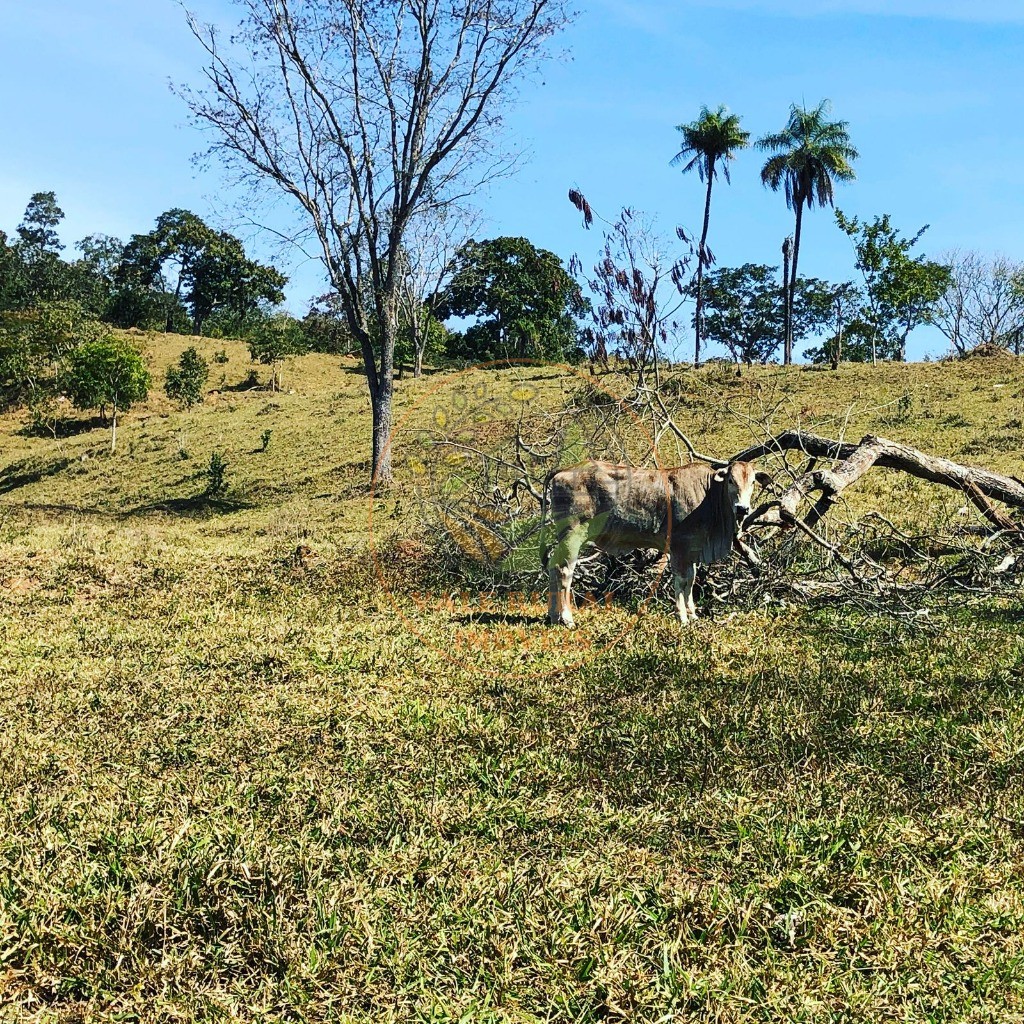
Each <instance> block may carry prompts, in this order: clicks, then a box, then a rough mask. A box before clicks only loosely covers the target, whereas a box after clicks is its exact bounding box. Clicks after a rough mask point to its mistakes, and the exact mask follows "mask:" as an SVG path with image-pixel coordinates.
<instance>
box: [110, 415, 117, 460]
mask: <svg viewBox="0 0 1024 1024" xmlns="http://www.w3.org/2000/svg"><path fill="white" fill-rule="evenodd" d="M111 424H112V426H111V428H110V450H111V451H115V450H116V449H117V406H116V405H115V406H114V414H113V416H112V417H111Z"/></svg>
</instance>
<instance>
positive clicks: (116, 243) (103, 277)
mask: <svg viewBox="0 0 1024 1024" xmlns="http://www.w3.org/2000/svg"><path fill="white" fill-rule="evenodd" d="M75 248H76V249H77V250H78V251H79V252H80V253H81V256H80V257H79V259H77V260H75V261H74V263H72V264H71V266H70V268H69V276H70V279H71V284H72V292H73V295H74V298H75V299H76V300H77V301H78V302H80V303H81V304H82V305H83V306H84V307H85V308H86V309H88V310H89V311H90V312H92V313H95V314H96V316H98V317H100V318H101V319H107V318H108V316H109V312H110V301H111V298H112V296H113V295H114V293H115V291H116V287H117V269H118V267H119V266H120V265H121V260H122V259H123V257H124V243H123V242H122V241H121V240H120V239H119V238H114V237H113V236H112V235H103V234H96V235H88V236H87V237H86V238H83V239H82V240H81V241H80V242H78V243H77V244H76V245H75Z"/></svg>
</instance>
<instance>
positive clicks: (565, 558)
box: [548, 524, 587, 628]
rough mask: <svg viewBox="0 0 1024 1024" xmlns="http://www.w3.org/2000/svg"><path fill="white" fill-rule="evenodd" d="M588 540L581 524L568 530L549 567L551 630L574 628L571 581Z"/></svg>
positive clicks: (557, 546)
mask: <svg viewBox="0 0 1024 1024" xmlns="http://www.w3.org/2000/svg"><path fill="white" fill-rule="evenodd" d="M586 539H587V530H586V527H585V526H583V525H582V524H580V525H577V526H574V527H572V528H571V529H569V530H567V531H566V532H565V533H564V534H563V535H562V537H561V538H560V539H559V541H558V544H557V545H556V546H555V550H554V552H553V553H552V555H551V560H550V562H549V563H548V622H550V623H551V624H552V625H553V626H569V627H570V628H571V627H573V626H575V625H576V622H575V620H574V619H573V617H572V577H573V573H574V572H575V571H576V563H577V562H578V561H579V557H580V548H582V547H583V545H584V543H585V542H586Z"/></svg>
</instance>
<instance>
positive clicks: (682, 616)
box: [672, 558, 697, 626]
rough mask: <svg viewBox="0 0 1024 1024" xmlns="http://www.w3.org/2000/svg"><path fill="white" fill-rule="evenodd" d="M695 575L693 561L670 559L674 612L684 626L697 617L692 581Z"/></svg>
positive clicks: (695, 567) (695, 568)
mask: <svg viewBox="0 0 1024 1024" xmlns="http://www.w3.org/2000/svg"><path fill="white" fill-rule="evenodd" d="M696 577H697V566H696V565H694V563H693V562H684V561H682V560H681V559H676V558H673V559H672V582H673V585H674V588H675V594H676V612H677V613H678V615H679V621H680V622H681V623H682V624H683V625H684V626H685V625H686V624H687V623H688V622H689V621H690V620H691V619H695V618H697V606H696V605H695V604H694V600H693V581H694V580H695V579H696Z"/></svg>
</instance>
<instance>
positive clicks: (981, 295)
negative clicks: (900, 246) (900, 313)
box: [933, 252, 1024, 355]
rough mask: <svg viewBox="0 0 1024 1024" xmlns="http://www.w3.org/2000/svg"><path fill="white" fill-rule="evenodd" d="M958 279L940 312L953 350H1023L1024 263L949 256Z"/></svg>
mask: <svg viewBox="0 0 1024 1024" xmlns="http://www.w3.org/2000/svg"><path fill="white" fill-rule="evenodd" d="M943 262H944V263H949V264H950V265H951V266H952V268H953V279H952V282H951V283H950V286H949V288H948V289H947V290H946V293H945V294H944V295H943V296H942V298H941V299H940V300H939V302H938V305H937V307H936V308H935V310H934V313H933V317H934V323H935V325H936V326H937V327H938V328H939V330H940V331H942V333H943V334H944V335H945V336H946V337H947V338H948V339H949V343H950V344H951V345H952V346H953V350H954V351H955V352H957V353H958V354H959V355H965V354H966V353H967V352H970V351H971V349H973V348H976V347H977V346H978V345H998V346H1001V347H1009V346H1011V345H1014V344H1016V345H1018V346H1019V340H1018V339H1019V337H1020V332H1021V330H1022V328H1024V264H1021V263H1014V262H1013V261H1012V260H1010V259H1007V258H1006V257H1005V256H992V257H987V256H983V255H982V254H980V253H977V252H951V253H948V254H946V255H945V256H944V257H943Z"/></svg>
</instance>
